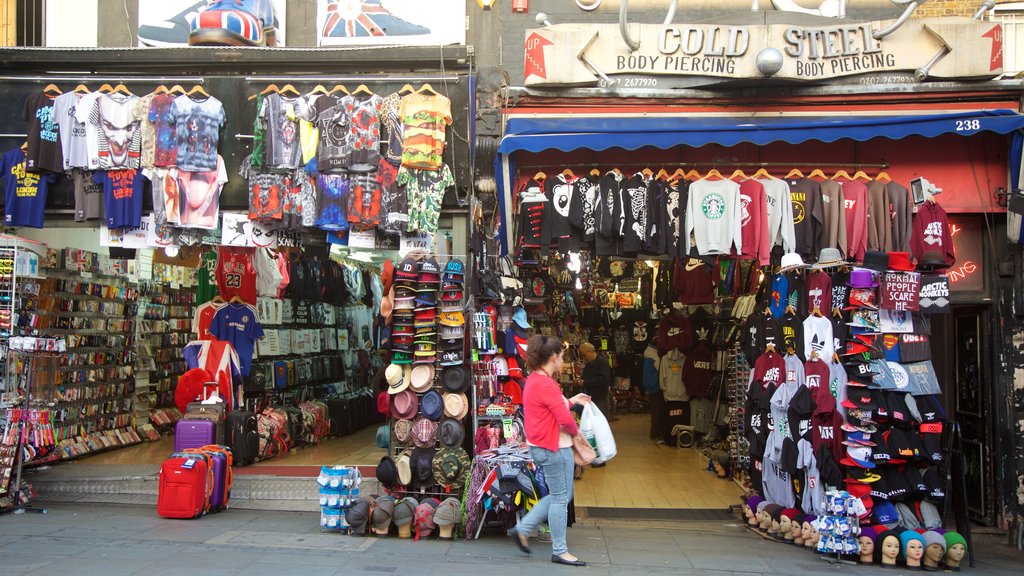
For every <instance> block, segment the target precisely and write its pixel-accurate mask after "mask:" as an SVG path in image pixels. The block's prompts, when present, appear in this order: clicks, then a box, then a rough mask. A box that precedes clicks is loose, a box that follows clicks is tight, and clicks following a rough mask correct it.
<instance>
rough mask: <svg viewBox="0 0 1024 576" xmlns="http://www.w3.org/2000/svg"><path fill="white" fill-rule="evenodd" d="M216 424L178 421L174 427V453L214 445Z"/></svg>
mask: <svg viewBox="0 0 1024 576" xmlns="http://www.w3.org/2000/svg"><path fill="white" fill-rule="evenodd" d="M216 438H217V424H216V423H215V422H214V421H212V420H178V423H177V424H176V425H175V426H174V451H175V452H178V451H180V450H185V449H186V448H202V447H203V446H206V445H208V444H216V443H217V442H216V441H215V440H216Z"/></svg>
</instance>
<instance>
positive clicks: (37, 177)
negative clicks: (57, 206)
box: [0, 148, 56, 228]
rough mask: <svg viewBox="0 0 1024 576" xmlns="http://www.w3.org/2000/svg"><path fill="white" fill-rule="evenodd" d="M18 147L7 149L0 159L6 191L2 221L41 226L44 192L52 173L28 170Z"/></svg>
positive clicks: (50, 181) (9, 224)
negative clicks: (0, 159)
mask: <svg viewBox="0 0 1024 576" xmlns="http://www.w3.org/2000/svg"><path fill="white" fill-rule="evenodd" d="M25 164H26V160H25V153H24V152H23V151H22V150H21V148H15V149H14V150H10V151H8V152H7V153H6V154H4V156H3V160H2V161H0V170H2V171H3V183H4V193H5V196H4V198H5V204H4V225H6V226H28V227H31V228H42V227H43V211H44V210H45V209H46V193H47V191H48V190H49V187H50V184H52V183H53V181H54V180H55V179H56V175H55V174H48V173H39V172H29V171H28V170H27V169H26V167H25Z"/></svg>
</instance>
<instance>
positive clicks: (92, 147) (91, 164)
mask: <svg viewBox="0 0 1024 576" xmlns="http://www.w3.org/2000/svg"><path fill="white" fill-rule="evenodd" d="M100 96H103V93H102V92H90V93H88V94H85V95H83V96H82V99H81V100H79V101H78V104H77V105H76V106H75V111H74V114H75V121H77V122H78V123H79V124H82V125H84V126H85V148H86V157H87V162H86V165H85V168H88V169H90V170H98V169H99V167H100V130H99V126H97V125H96V124H94V123H93V122H92V120H91V118H92V114H93V108H95V107H96V101H97V100H99V98H100Z"/></svg>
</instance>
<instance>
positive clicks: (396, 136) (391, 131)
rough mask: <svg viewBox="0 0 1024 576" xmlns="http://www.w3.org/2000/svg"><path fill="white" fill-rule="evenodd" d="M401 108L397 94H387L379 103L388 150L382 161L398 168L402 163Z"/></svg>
mask: <svg viewBox="0 0 1024 576" xmlns="http://www.w3.org/2000/svg"><path fill="white" fill-rule="evenodd" d="M401 106H402V95H401V94H399V93H398V92H393V93H391V94H388V95H387V96H385V97H384V98H382V99H381V101H380V119H381V123H382V124H384V134H385V136H386V138H385V139H386V140H387V142H388V149H387V151H385V152H384V159H385V160H387V161H388V162H390V163H391V164H393V165H395V166H398V165H399V164H401V163H402V118H401V116H399V111H400V109H401Z"/></svg>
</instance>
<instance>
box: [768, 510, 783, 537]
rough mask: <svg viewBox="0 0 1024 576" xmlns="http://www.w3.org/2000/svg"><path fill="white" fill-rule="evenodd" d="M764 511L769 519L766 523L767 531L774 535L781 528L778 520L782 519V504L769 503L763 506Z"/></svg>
mask: <svg viewBox="0 0 1024 576" xmlns="http://www.w3.org/2000/svg"><path fill="white" fill-rule="evenodd" d="M764 511H765V512H767V513H768V517H769V520H770V521H769V523H768V533H769V534H771V535H773V536H774V535H776V534H778V533H779V530H780V529H781V526H780V525H779V521H780V520H781V519H782V506H779V505H778V504H769V505H768V506H767V507H765V509H764Z"/></svg>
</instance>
